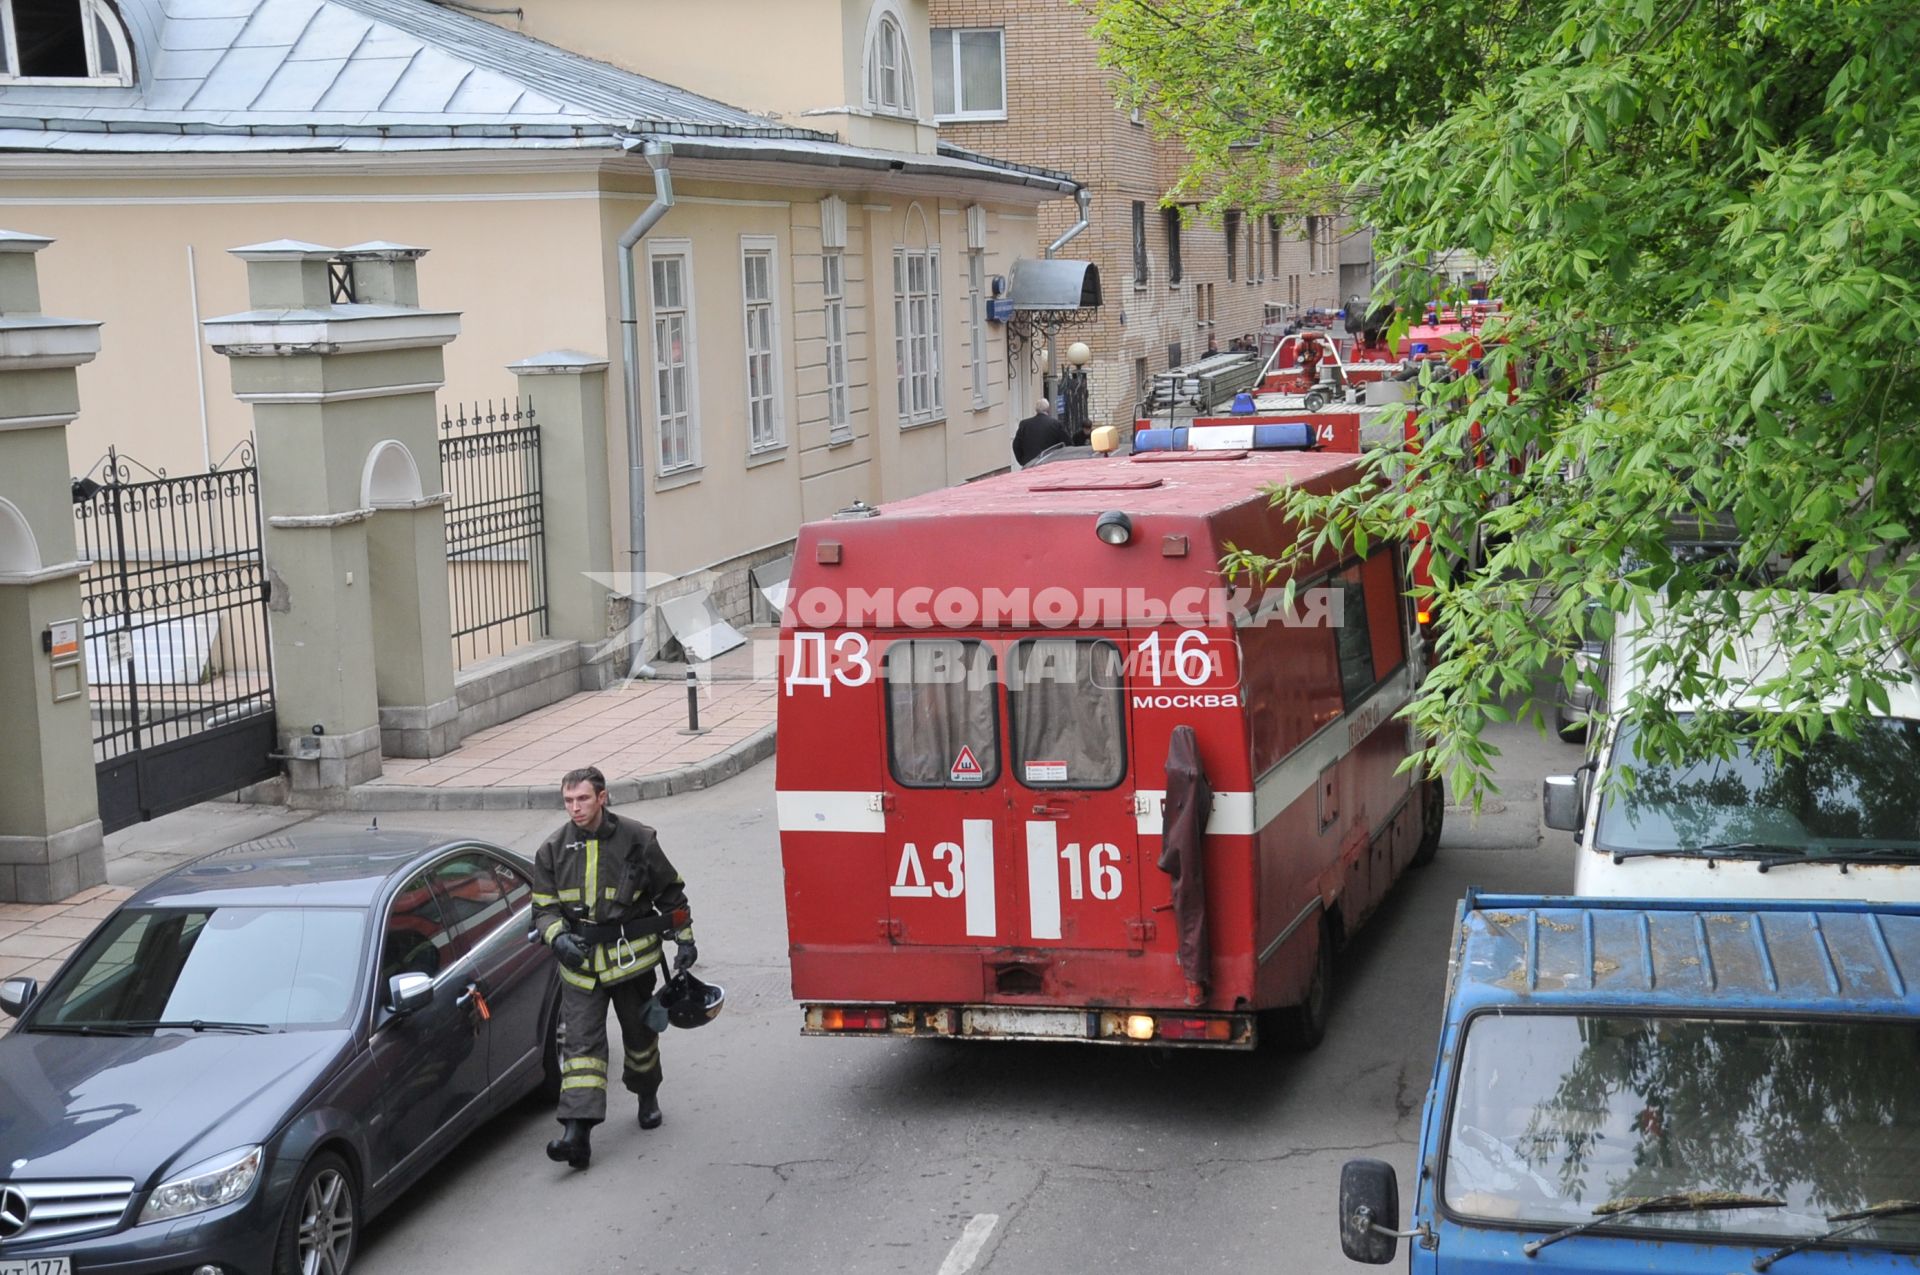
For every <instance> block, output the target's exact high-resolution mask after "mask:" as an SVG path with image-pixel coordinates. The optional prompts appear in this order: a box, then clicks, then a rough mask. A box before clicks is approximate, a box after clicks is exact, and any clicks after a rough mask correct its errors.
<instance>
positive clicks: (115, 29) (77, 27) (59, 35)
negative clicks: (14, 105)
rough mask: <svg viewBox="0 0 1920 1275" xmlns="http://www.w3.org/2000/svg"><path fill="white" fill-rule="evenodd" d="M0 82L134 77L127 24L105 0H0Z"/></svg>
mask: <svg viewBox="0 0 1920 1275" xmlns="http://www.w3.org/2000/svg"><path fill="white" fill-rule="evenodd" d="M0 83H6V84H89V85H109V86H119V87H124V86H126V85H129V84H132V83H133V56H132V53H131V52H130V50H129V46H128V43H127V30H126V27H124V26H123V25H121V22H120V15H119V14H117V13H115V12H114V10H113V7H112V6H111V5H110V4H109V3H107V0H0Z"/></svg>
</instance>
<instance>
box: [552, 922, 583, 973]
mask: <svg viewBox="0 0 1920 1275" xmlns="http://www.w3.org/2000/svg"><path fill="white" fill-rule="evenodd" d="M553 954H554V955H555V956H557V957H559V958H560V963H561V964H562V965H564V966H566V967H567V968H568V969H570V970H574V971H576V972H577V971H579V970H584V969H585V968H587V945H586V944H585V943H582V942H581V941H580V936H579V935H577V934H573V933H570V932H568V931H566V930H562V931H560V933H558V934H556V935H554V936H553Z"/></svg>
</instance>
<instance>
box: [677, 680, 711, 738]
mask: <svg viewBox="0 0 1920 1275" xmlns="http://www.w3.org/2000/svg"><path fill="white" fill-rule="evenodd" d="M680 733H681V734H682V735H704V734H706V733H707V732H706V731H704V730H701V729H700V675H699V674H698V673H696V672H694V671H693V669H691V668H689V669H687V728H686V729H685V730H683V731H681V732H680Z"/></svg>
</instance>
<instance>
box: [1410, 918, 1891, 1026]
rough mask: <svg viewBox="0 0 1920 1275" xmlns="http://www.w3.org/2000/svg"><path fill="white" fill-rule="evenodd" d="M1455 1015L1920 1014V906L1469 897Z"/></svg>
mask: <svg viewBox="0 0 1920 1275" xmlns="http://www.w3.org/2000/svg"><path fill="white" fill-rule="evenodd" d="M1455 942H1456V943H1457V944H1458V949H1457V950H1456V952H1455V953H1454V957H1455V960H1456V962H1457V964H1456V966H1455V970H1454V974H1453V980H1454V986H1455V988H1456V991H1455V998H1454V1003H1453V1004H1452V1005H1451V1006H1449V1009H1448V1012H1449V1014H1451V1015H1453V1016H1456V1017H1457V1016H1459V1015H1461V1014H1464V1013H1466V1012H1468V1011H1471V1010H1474V1009H1481V1008H1501V1007H1507V1008H1513V1007H1522V1006H1524V1007H1535V1008H1547V1007H1551V1008H1554V1009H1558V1010H1561V1011H1563V1012H1564V1011H1570V1010H1574V1009H1589V1008H1590V1009H1611V1010H1617V1009H1624V1008H1629V1007H1634V1008H1648V1009H1661V1008H1668V1009H1672V1008H1685V1009H1696V1010H1697V1009H1714V1008H1727V1009H1736V1008H1737V1009H1742V1010H1749V1011H1751V1010H1759V1011H1762V1012H1766V1011H1777V1012H1833V1011H1835V1010H1845V1011H1847V1012H1849V1013H1876V1014H1907V1015H1912V1014H1920V906H1916V905H1912V904H1893V903H1865V902H1847V901H1840V902H1834V901H1825V900H1822V901H1818V902H1808V901H1795V900H1713V901H1703V900H1691V899H1670V900H1645V899H1589V898H1577V899H1576V898H1551V897H1538V896H1508V895H1480V894H1474V893H1469V894H1468V895H1467V897H1466V899H1465V900H1464V901H1463V902H1462V903H1461V905H1460V929H1459V933H1458V934H1457V935H1456V938H1455Z"/></svg>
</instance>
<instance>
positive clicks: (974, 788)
mask: <svg viewBox="0 0 1920 1275" xmlns="http://www.w3.org/2000/svg"><path fill="white" fill-rule="evenodd" d="M875 655H876V656H877V657H878V659H879V661H880V667H881V669H882V685H883V688H884V693H883V696H882V711H883V712H884V714H885V722H884V738H885V740H886V747H887V771H888V777H887V789H886V792H885V794H884V796H883V798H882V804H883V805H884V807H885V810H886V863H887V865H888V867H889V870H890V872H891V873H892V877H891V880H890V883H889V886H888V890H887V896H888V928H889V931H890V934H891V937H892V939H893V941H894V942H895V943H903V944H915V945H934V946H979V947H994V946H999V945H1003V944H1005V943H1007V942H1009V941H1010V931H1009V930H1008V929H1007V927H1006V925H1005V922H1004V919H1003V914H1004V913H1006V912H1007V911H1008V907H1007V905H1008V904H1009V903H1010V902H1011V900H1010V899H1009V898H1008V889H1009V885H1008V881H1007V861H1008V854H1007V826H1006V825H1007V794H1006V790H1005V788H1004V787H1003V786H1002V780H1003V778H1004V772H1005V762H1004V756H1003V748H1002V741H1001V708H1000V686H999V679H1000V668H1001V664H1000V651H999V650H998V649H997V648H996V646H995V645H994V644H992V643H989V642H985V641H981V640H978V639H974V638H960V637H946V636H941V637H932V636H925V637H922V636H912V637H907V636H901V637H892V638H882V639H880V641H879V642H878V643H877V644H876V650H875Z"/></svg>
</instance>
